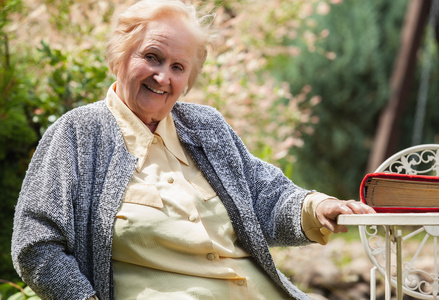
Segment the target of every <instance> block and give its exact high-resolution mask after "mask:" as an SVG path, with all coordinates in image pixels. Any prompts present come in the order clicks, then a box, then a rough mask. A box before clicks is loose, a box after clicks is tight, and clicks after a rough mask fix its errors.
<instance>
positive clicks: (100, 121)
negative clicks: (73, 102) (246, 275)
mask: <svg viewBox="0 0 439 300" xmlns="http://www.w3.org/2000/svg"><path fill="white" fill-rule="evenodd" d="M172 115H173V118H174V121H175V126H176V129H177V133H178V136H179V138H180V140H181V142H182V143H183V145H184V146H185V147H186V148H187V150H188V151H189V153H190V154H191V156H192V158H193V160H194V161H195V162H196V164H197V165H198V167H199V168H200V169H201V171H202V172H203V174H204V176H205V177H206V179H207V180H208V181H209V182H210V184H211V185H212V187H213V188H214V190H215V191H216V192H217V194H218V195H219V197H220V198H221V200H222V201H223V203H224V205H225V207H226V209H227V211H228V213H229V216H230V218H231V221H232V223H233V228H234V229H235V231H236V234H237V236H238V240H239V242H240V243H241V244H242V246H243V247H244V248H245V249H246V250H247V251H248V252H249V253H250V254H251V255H252V257H253V259H254V261H255V262H256V264H257V265H258V266H259V267H260V268H261V269H262V270H263V271H265V272H266V273H267V274H268V275H269V276H270V277H271V279H272V280H273V281H274V282H275V283H276V284H277V285H279V286H280V287H281V288H282V289H284V290H285V291H286V292H287V293H288V294H289V295H291V297H292V298H293V299H309V298H308V297H307V296H306V295H305V294H304V293H303V292H301V291H299V290H298V289H297V288H296V287H295V286H294V285H293V284H292V283H291V282H290V281H289V280H288V279H287V278H286V277H285V276H284V275H283V274H282V273H281V272H280V271H278V270H277V269H276V267H275V265H274V262H273V260H272V257H271V255H270V252H269V246H289V245H295V246H299V245H304V244H308V243H310V241H309V240H308V239H307V238H306V236H305V235H304V233H303V231H302V229H301V205H302V201H303V199H304V197H305V195H306V194H307V193H308V191H307V190H304V189H302V188H300V187H298V186H296V185H295V184H293V183H292V182H291V181H290V180H289V179H288V178H287V177H285V176H284V175H283V174H282V172H281V170H280V169H278V168H276V167H274V166H272V165H270V164H268V163H265V162H263V161H261V160H260V159H258V158H256V157H254V156H253V155H251V154H250V153H249V152H248V150H247V149H246V148H245V146H244V145H243V143H242V142H241V140H240V139H239V137H238V136H237V135H236V133H235V132H234V131H233V130H232V129H231V127H230V126H229V125H228V124H227V123H226V122H225V120H224V119H223V117H222V116H221V114H220V113H218V112H217V111H216V110H215V109H213V108H211V107H208V106H201V105H195V104H188V103H176V105H175V107H174V108H173V110H172ZM136 161H137V159H136V158H135V157H134V156H132V155H131V154H130V153H129V152H128V150H127V149H126V147H125V144H124V140H123V137H122V134H121V131H120V129H119V127H118V124H117V122H116V120H115V118H114V117H113V115H112V114H111V112H110V111H109V109H108V108H107V106H106V104H105V102H104V101H99V102H96V103H93V104H89V105H86V106H83V107H79V108H76V109H73V110H72V111H70V112H68V113H66V114H65V115H63V116H62V117H61V118H59V119H58V120H57V121H56V122H55V124H53V125H52V126H51V127H50V128H49V129H48V130H47V131H46V133H45V134H44V136H43V138H42V139H41V141H40V142H39V145H38V147H37V150H36V152H35V154H34V156H33V158H32V161H31V163H30V165H29V169H28V171H27V173H26V177H25V179H24V181H23V186H22V190H21V192H20V196H19V199H18V203H17V206H16V211H15V218H14V231H13V236H12V257H13V262H14V266H15V268H16V270H17V272H18V274H19V275H20V276H21V277H22V279H23V281H24V282H26V283H27V284H28V285H29V286H30V287H31V288H32V289H33V290H34V291H35V292H36V293H37V294H38V295H39V296H40V297H41V298H42V299H53V300H63V299H65V300H76V299H78V300H84V299H87V298H88V297H90V296H92V295H94V294H96V295H97V296H98V297H99V299H102V300H107V299H113V298H114V293H113V290H114V288H113V276H112V260H111V247H112V234H113V224H114V220H115V215H116V212H117V210H118V208H119V206H120V204H121V202H122V198H123V196H124V192H125V189H126V187H127V185H128V182H129V181H130V179H131V177H132V175H133V172H134V169H135V165H136Z"/></svg>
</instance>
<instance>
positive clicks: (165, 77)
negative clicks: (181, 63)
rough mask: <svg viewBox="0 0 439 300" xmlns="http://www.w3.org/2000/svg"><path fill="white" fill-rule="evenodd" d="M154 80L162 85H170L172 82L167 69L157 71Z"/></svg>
mask: <svg viewBox="0 0 439 300" xmlns="http://www.w3.org/2000/svg"><path fill="white" fill-rule="evenodd" d="M153 78H154V80H155V81H157V83H158V84H160V85H168V84H169V83H170V81H171V80H170V74H169V71H168V70H166V69H165V68H161V69H160V70H157V72H156V73H155V74H154V76H153Z"/></svg>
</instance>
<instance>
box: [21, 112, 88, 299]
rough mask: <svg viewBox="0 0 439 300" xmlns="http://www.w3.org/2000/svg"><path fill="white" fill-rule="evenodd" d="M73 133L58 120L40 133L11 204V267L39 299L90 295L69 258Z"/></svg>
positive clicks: (74, 164) (71, 245) (73, 182)
mask: <svg viewBox="0 0 439 300" xmlns="http://www.w3.org/2000/svg"><path fill="white" fill-rule="evenodd" d="M75 140H76V136H75V132H74V130H73V129H72V127H71V126H69V123H68V122H66V121H65V120H64V119H62V120H58V122H57V123H55V124H54V125H53V126H52V127H50V128H49V129H48V131H46V133H45V134H44V136H43V138H42V140H41V141H40V143H39V145H38V147H37V149H36V151H35V153H34V156H33V158H32V161H31V163H30V165H29V168H28V171H27V173H26V177H25V179H24V181H23V185H22V190H21V192H20V195H19V199H18V202H17V206H16V211H15V217H14V231H13V236H12V257H13V263H14V267H15V268H16V270H17V272H18V274H19V275H20V276H21V277H22V279H23V281H24V282H25V283H26V284H28V285H29V286H30V287H31V288H32V289H33V290H34V291H35V292H36V293H37V295H39V296H40V297H41V298H42V299H57V300H62V299H66V300H67V299H69V300H72V299H87V298H88V297H90V296H92V295H94V294H95V291H94V289H93V287H92V285H91V283H90V282H89V280H88V279H87V278H86V277H85V276H84V275H83V274H82V273H81V271H80V268H79V266H78V263H77V260H76V258H75V257H74V255H73V253H74V239H75V230H74V226H75V224H74V223H75V222H74V208H73V201H74V198H75V196H76V194H77V174H78V167H77V160H76V157H77V152H78V150H77V149H76V146H75Z"/></svg>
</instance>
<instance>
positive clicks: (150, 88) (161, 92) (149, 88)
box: [144, 84, 166, 95]
mask: <svg viewBox="0 0 439 300" xmlns="http://www.w3.org/2000/svg"><path fill="white" fill-rule="evenodd" d="M144 86H145V87H146V88H147V89H148V90H150V91H152V92H154V93H156V94H159V95H163V94H164V93H166V92H165V91H160V90H157V89H155V88H153V87H151V86H149V85H146V84H144Z"/></svg>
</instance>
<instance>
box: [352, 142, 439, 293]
mask: <svg viewBox="0 0 439 300" xmlns="http://www.w3.org/2000/svg"><path fill="white" fill-rule="evenodd" d="M375 172H386V173H399V174H412V175H426V176H439V144H424V145H418V146H413V147H410V148H407V149H404V150H402V151H399V152H398V153H396V154H394V155H392V156H391V157H389V158H388V159H387V160H385V161H384V162H383V163H382V164H381V165H380V166H379V167H378V168H377V169H376V170H375ZM359 229H360V236H361V240H362V242H363V246H364V247H365V250H366V252H367V254H368V256H369V258H370V259H371V261H372V263H373V264H374V265H375V266H376V268H377V269H378V271H379V272H380V273H381V274H382V275H383V276H384V269H385V267H384V265H383V264H382V262H381V261H380V256H382V255H383V253H384V243H382V242H381V241H379V239H380V234H379V230H378V228H377V226H370V227H369V228H367V226H360V227H359ZM415 235H423V238H422V242H420V243H419V247H418V249H417V250H416V253H415V255H414V256H413V257H411V259H410V260H409V261H408V262H407V261H406V263H404V268H403V290H404V293H405V294H408V295H410V296H412V297H414V298H417V299H434V300H437V299H439V296H438V295H439V283H438V278H439V273H438V268H439V266H438V265H437V264H438V251H437V250H436V249H438V239H439V229H438V227H437V226H421V228H412V229H411V233H408V234H407V235H406V236H405V237H403V242H402V244H403V246H402V247H403V248H404V243H405V240H406V239H408V238H410V237H412V236H415ZM431 240H433V242H432V243H433V244H434V245H433V249H435V250H434V251H433V253H429V254H428V257H429V259H430V256H431V264H430V266H433V267H434V268H433V272H431V270H429V271H428V272H427V271H426V270H421V269H418V268H417V267H416V266H415V263H416V260H417V259H418V258H419V257H418V256H419V253H420V252H421V250H422V248H423V247H424V245H425V244H426V243H427V241H431ZM403 253H404V249H403ZM435 264H436V265H435ZM434 265H435V266H434ZM392 285H394V286H395V285H396V282H395V280H394V278H393V277H392Z"/></svg>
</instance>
